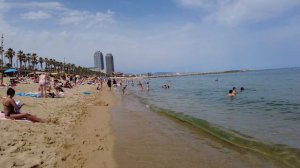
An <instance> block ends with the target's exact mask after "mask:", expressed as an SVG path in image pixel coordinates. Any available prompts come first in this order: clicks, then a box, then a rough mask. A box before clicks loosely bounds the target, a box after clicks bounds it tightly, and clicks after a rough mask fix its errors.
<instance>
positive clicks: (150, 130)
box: [113, 95, 285, 168]
mask: <svg viewBox="0 0 300 168" xmlns="http://www.w3.org/2000/svg"><path fill="white" fill-rule="evenodd" d="M118 99H119V105H117V106H116V107H115V108H114V109H113V127H114V130H115V136H116V147H115V148H116V150H117V151H118V153H116V155H115V156H116V157H115V158H116V160H117V162H118V163H119V164H120V165H122V166H124V167H199V165H201V167H230V168H231V167H285V166H284V165H282V164H281V163H279V162H277V161H276V160H273V159H270V158H268V157H265V156H262V155H258V154H256V153H254V152H251V151H248V150H245V149H242V148H238V147H236V146H233V145H231V144H228V143H225V142H224V141H222V140H220V139H217V138H216V137H213V136H211V135H208V134H207V133H205V132H201V131H199V130H198V129H196V128H195V127H193V126H191V125H189V124H186V123H183V122H181V121H178V120H177V121H175V120H174V119H170V118H168V117H166V116H165V115H162V114H158V113H155V112H153V111H151V109H150V108H149V107H147V106H145V105H143V104H141V103H140V102H139V100H138V99H137V98H135V97H134V96H132V95H126V96H125V97H122V96H121V95H120V96H118Z"/></svg>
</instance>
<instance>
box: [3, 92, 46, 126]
mask: <svg viewBox="0 0 300 168" xmlns="http://www.w3.org/2000/svg"><path fill="white" fill-rule="evenodd" d="M15 93H16V92H15V90H14V89H13V88H8V89H7V97H6V98H5V99H4V100H3V102H2V104H3V111H4V113H5V118H8V119H12V120H18V119H27V120H29V121H32V122H43V123H44V122H47V120H44V119H41V118H38V117H36V116H33V115H31V114H28V113H20V112H16V111H18V109H20V108H21V107H22V106H18V105H17V104H16V102H15V100H14V99H13V97H14V96H15Z"/></svg>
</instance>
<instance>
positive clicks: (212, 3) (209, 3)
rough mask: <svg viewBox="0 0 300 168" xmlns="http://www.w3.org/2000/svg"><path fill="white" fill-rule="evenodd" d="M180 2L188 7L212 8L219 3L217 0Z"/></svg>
mask: <svg viewBox="0 0 300 168" xmlns="http://www.w3.org/2000/svg"><path fill="white" fill-rule="evenodd" d="M178 3H179V4H180V5H182V6H184V7H188V8H201V9H211V8H213V7H214V6H216V4H217V0H178Z"/></svg>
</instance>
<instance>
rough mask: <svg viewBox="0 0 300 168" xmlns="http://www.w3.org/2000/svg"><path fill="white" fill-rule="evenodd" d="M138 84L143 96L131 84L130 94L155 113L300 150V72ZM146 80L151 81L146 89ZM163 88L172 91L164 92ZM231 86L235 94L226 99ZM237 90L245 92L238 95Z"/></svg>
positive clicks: (254, 73)
mask: <svg viewBox="0 0 300 168" xmlns="http://www.w3.org/2000/svg"><path fill="white" fill-rule="evenodd" d="M141 82H142V83H143V84H144V91H143V92H141V91H140V90H139V88H138V87H137V85H135V86H134V87H132V86H131V85H130V83H129V86H128V93H134V94H137V95H138V96H139V97H140V98H141V99H142V100H143V102H144V103H145V105H146V106H151V107H155V108H153V109H163V111H168V113H173V114H175V116H178V115H179V116H184V117H188V118H192V119H189V121H190V122H200V124H201V122H204V123H209V124H212V125H215V126H217V127H218V128H222V130H227V131H230V132H234V133H237V134H238V135H241V136H243V137H248V138H249V137H250V138H253V139H255V141H258V142H262V143H265V144H280V145H283V146H287V147H290V148H296V149H297V150H298V149H300V141H299V140H300V68H288V69H273V70H257V71H248V72H241V73H224V74H210V75H195V76H181V77H168V78H149V79H143V80H141ZM146 82H149V83H150V89H149V91H147V90H146V87H145V83H146ZM165 84H166V85H169V86H170V88H169V89H166V88H163V87H162V86H163V85H165ZM233 87H236V88H237V90H238V94H237V96H235V97H233V98H232V97H228V96H227V93H228V90H230V89H232V88H233ZM240 87H244V88H245V90H244V91H239V89H240ZM210 128H211V126H209V128H208V127H206V128H205V129H210ZM216 132H217V133H216ZM216 132H215V133H216V134H218V132H219V131H216ZM220 134H222V135H220V136H225V135H224V134H223V133H220ZM251 143H252V142H251Z"/></svg>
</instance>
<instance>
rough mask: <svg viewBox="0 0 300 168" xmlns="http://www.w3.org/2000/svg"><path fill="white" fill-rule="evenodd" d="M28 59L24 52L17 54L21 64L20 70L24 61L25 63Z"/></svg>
mask: <svg viewBox="0 0 300 168" xmlns="http://www.w3.org/2000/svg"><path fill="white" fill-rule="evenodd" d="M25 58H26V56H25V54H24V52H23V51H21V50H20V51H18V53H17V59H18V60H19V62H20V66H19V67H20V69H22V63H23V61H24V59H25Z"/></svg>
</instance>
